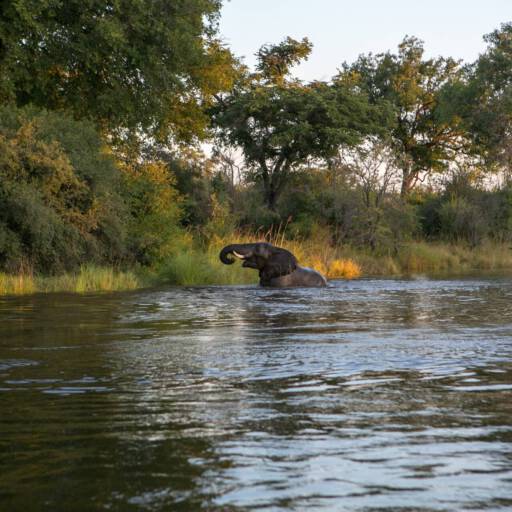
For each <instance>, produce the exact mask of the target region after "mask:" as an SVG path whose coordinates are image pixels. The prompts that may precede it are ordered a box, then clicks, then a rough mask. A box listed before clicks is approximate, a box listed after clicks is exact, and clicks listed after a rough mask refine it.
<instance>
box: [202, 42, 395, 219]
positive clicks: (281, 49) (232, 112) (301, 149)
mask: <svg viewBox="0 0 512 512" xmlns="http://www.w3.org/2000/svg"><path fill="white" fill-rule="evenodd" d="M309 51H310V44H309V42H308V41H307V40H303V41H302V42H297V41H294V40H292V39H291V38H287V39H286V40H285V41H284V42H283V43H281V44H279V45H276V46H275V47H270V46H265V47H264V48H263V49H261V50H260V51H259V52H258V53H257V56H258V59H259V62H258V66H257V69H258V70H259V71H261V72H262V75H263V76H262V75H261V74H259V73H255V74H252V75H250V76H248V77H247V79H246V80H244V81H242V82H241V84H240V85H239V86H238V87H236V88H235V89H234V90H233V91H232V92H231V93H230V94H228V95H226V96H224V97H222V98H221V99H220V100H219V101H218V103H217V105H216V106H215V107H214V109H212V115H213V123H214V126H215V127H217V128H218V129H219V138H220V139H221V141H222V142H223V143H224V144H227V145H230V146H234V147H238V148H240V149H241V151H242V153H243V156H244V159H245V163H246V165H247V167H248V168H249V169H250V170H251V175H252V177H253V179H254V180H255V181H258V182H260V183H261V184H262V185H263V191H264V196H265V202H266V204H267V205H268V206H269V207H270V208H271V209H274V208H275V203H276V200H277V198H278V196H279V194H280V193H281V191H282V189H283V187H284V186H285V184H286V182H287V180H288V178H289V175H290V173H291V172H292V171H294V170H296V169H297V168H298V167H299V166H300V165H303V164H305V163H306V162H307V161H308V160H309V159H315V158H328V157H329V156H330V155H332V154H333V153H334V152H335V151H336V150H337V148H338V147H339V146H340V145H341V144H348V145H353V144H356V143H357V142H359V141H360V140H361V138H362V137H363V136H364V135H365V134H367V133H371V132H374V131H378V130H379V128H380V127H382V125H383V120H384V119H385V117H386V116H385V109H382V108H378V107H375V106H373V105H370V103H369V102H368V97H367V95H366V94H362V93H360V92H359V91H357V90H355V89H354V88H351V87H350V86H349V85H346V84H342V83H338V84H329V83H325V82H312V83H309V84H302V83H300V82H298V81H295V80H287V75H288V73H289V71H290V66H291V64H293V63H298V62H300V61H301V60H302V59H303V58H305V57H307V55H308V54H309ZM281 61H282V63H281ZM269 63H270V64H269ZM384 124H385V123H384Z"/></svg>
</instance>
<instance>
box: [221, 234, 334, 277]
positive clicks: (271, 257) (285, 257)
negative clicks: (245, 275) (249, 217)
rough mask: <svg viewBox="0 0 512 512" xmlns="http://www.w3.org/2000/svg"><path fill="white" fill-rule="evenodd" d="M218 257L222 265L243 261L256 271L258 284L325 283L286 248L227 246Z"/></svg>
mask: <svg viewBox="0 0 512 512" xmlns="http://www.w3.org/2000/svg"><path fill="white" fill-rule="evenodd" d="M219 256H220V260H221V261H222V263H225V264H226V265H231V264H232V263H234V262H235V259H234V258H232V257H231V256H234V257H235V258H238V259H240V260H242V261H243V263H242V266H243V267H246V268H254V269H257V270H259V275H260V285H261V286H275V287H283V286H326V285H327V281H326V279H325V277H324V276H322V274H320V273H318V272H317V271H316V270H313V269H310V268H307V267H301V266H300V265H299V264H298V263H297V259H296V258H295V256H294V255H293V254H292V253H291V252H290V251H287V250H286V249H281V248H280V247H274V246H273V245H271V244H268V243H264V242H258V243H254V244H232V245H227V246H226V247H224V249H222V251H221V252H220V255H219Z"/></svg>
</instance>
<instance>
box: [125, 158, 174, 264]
mask: <svg viewBox="0 0 512 512" xmlns="http://www.w3.org/2000/svg"><path fill="white" fill-rule="evenodd" d="M122 174H123V182H124V187H125V197H126V202H127V205H128V210H129V213H130V217H129V221H128V243H129V249H130V253H131V254H132V255H133V258H134V259H135V260H136V261H137V262H138V263H141V264H143V265H149V264H152V263H159V262H161V261H163V259H164V258H166V257H167V256H169V255H170V254H171V253H173V251H175V249H176V247H177V246H179V244H180V243H181V241H182V239H183V232H182V230H181V228H180V226H179V222H180V215H181V209H180V197H179V195H178V192H177V191H176V188H175V187H174V178H173V176H172V175H171V174H170V173H169V172H168V170H167V168H166V166H165V165H164V164H163V163H162V162H147V163H143V164H137V163H133V164H125V165H123V167H122Z"/></svg>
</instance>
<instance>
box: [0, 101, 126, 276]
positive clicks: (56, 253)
mask: <svg viewBox="0 0 512 512" xmlns="http://www.w3.org/2000/svg"><path fill="white" fill-rule="evenodd" d="M116 176H117V170H116V168H115V165H114V162H113V160H112V158H110V157H109V156H108V155H107V154H106V153H105V152H104V150H103V147H102V144H101V141H100V139H99V138H98V136H97V134H96V132H95V131H94V129H93V127H92V126H91V125H89V124H88V123H84V122H77V121H73V120H72V119H70V118H67V117H66V116H63V115H60V114H56V113H47V112H40V111H39V112H38V111H36V110H20V111H18V110H16V109H8V108H4V109H2V110H1V111H0V268H3V269H7V270H10V271H15V270H19V269H20V268H22V267H25V266H26V267H29V268H34V269H35V270H40V271H44V272H56V271H62V270H65V269H71V268H74V267H76V266H78V265H79V264H80V263H81V262H82V261H84V259H89V260H91V261H98V262H114V261H119V260H120V259H122V257H123V256H124V254H123V251H124V232H123V227H122V215H123V209H122V202H121V199H120V196H119V191H118V188H119V187H118V183H117V181H116Z"/></svg>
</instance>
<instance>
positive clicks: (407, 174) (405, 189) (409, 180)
mask: <svg viewBox="0 0 512 512" xmlns="http://www.w3.org/2000/svg"><path fill="white" fill-rule="evenodd" d="M402 172H403V175H402V186H401V188H400V197H402V198H404V197H407V196H408V195H409V192H410V191H411V190H412V187H413V185H414V181H415V177H416V174H415V173H414V171H412V170H411V169H403V171H402Z"/></svg>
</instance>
